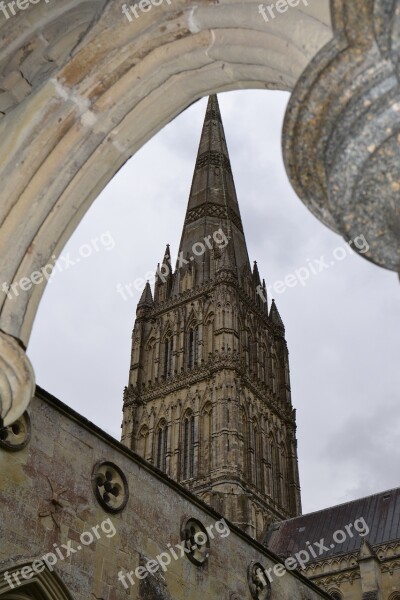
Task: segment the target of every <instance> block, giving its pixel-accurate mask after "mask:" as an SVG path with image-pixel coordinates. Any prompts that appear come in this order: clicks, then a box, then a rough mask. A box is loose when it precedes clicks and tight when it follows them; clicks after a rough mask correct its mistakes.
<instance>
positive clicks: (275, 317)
mask: <svg viewBox="0 0 400 600" xmlns="http://www.w3.org/2000/svg"><path fill="white" fill-rule="evenodd" d="M269 318H270V321H271V323H273V324H274V325H275V327H277V328H278V329H280V330H281V331H282V333H283V334H284V333H285V325H284V324H283V321H282V317H281V315H280V314H279V310H278V308H277V306H276V304H275V300H272V303H271V310H270V313H269Z"/></svg>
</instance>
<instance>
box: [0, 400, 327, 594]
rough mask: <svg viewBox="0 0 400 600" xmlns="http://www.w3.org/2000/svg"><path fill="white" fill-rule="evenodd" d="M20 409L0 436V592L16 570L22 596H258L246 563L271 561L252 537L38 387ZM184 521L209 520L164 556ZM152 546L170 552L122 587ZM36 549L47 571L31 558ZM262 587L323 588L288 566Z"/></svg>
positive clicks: (259, 587) (155, 552)
mask: <svg viewBox="0 0 400 600" xmlns="http://www.w3.org/2000/svg"><path fill="white" fill-rule="evenodd" d="M29 413H30V422H31V427H30V423H29V420H28V419H27V418H26V417H25V418H23V419H21V420H19V421H18V422H17V423H16V424H15V425H13V428H12V429H11V428H9V429H7V430H3V431H2V433H1V436H0V437H1V441H0V444H1V445H0V511H1V513H0V514H1V520H0V536H1V540H2V543H1V546H0V597H3V596H4V598H5V600H6V599H7V600H9V599H11V598H17V597H18V598H20V596H13V594H14V593H15V592H16V591H17V592H18V593H20V592H21V589H18V588H17V583H16V580H15V578H14V577H13V572H14V571H15V569H17V570H18V571H19V574H18V575H17V577H18V580H19V581H20V582H21V583H22V584H23V585H24V586H28V587H25V588H24V590H25V591H28V594H29V597H30V598H31V597H33V598H63V599H68V598H73V599H74V600H91V599H95V598H97V599H99V600H122V599H123V598H124V599H126V598H138V599H141V600H147V599H149V600H150V599H151V600H157V599H164V600H172V599H174V600H178V599H179V598H190V599H191V600H200V599H201V600H204V599H207V600H212V599H214V598H215V600H217V599H218V600H222V599H226V600H235V599H236V600H237V599H239V598H240V599H241V600H246V599H249V600H250V599H251V598H260V599H261V598H267V597H268V587H266V586H265V584H266V583H267V579H266V578H263V577H261V580H259V581H258V583H257V577H255V578H254V582H252V583H250V587H251V589H250V587H249V581H248V579H249V575H248V573H250V580H252V573H253V571H254V570H255V571H256V570H257V567H254V564H253V561H256V562H258V563H260V564H261V565H262V566H263V568H272V567H273V566H274V565H275V564H276V563H278V562H279V560H278V559H277V558H276V557H274V555H273V554H271V553H269V552H268V551H266V550H265V549H264V548H263V546H261V545H260V544H258V543H257V542H256V541H255V540H252V539H251V538H250V537H248V536H247V535H246V534H245V533H243V532H242V531H240V530H239V529H237V528H235V527H233V526H230V533H228V530H227V528H226V527H225V525H224V523H223V522H222V521H221V516H220V515H219V514H218V513H216V512H215V511H213V510H212V509H211V508H209V507H207V505H205V504H204V503H202V502H201V501H200V500H199V499H197V498H196V497H195V496H194V495H192V494H191V493H190V492H188V491H186V490H185V489H184V488H182V487H181V486H179V485H178V484H177V483H175V482H173V481H172V480H170V479H169V478H168V477H167V476H166V475H164V474H163V473H161V472H160V471H158V470H157V469H155V468H153V467H151V466H150V465H149V464H147V463H145V461H143V460H142V459H141V458H140V457H138V456H137V455H135V454H134V453H133V452H132V451H130V450H129V449H128V448H126V447H124V446H123V445H121V444H120V443H119V442H117V441H116V440H114V439H113V438H111V437H110V436H108V435H107V434H106V433H104V432H102V431H101V430H100V429H98V428H97V427H95V426H94V425H92V424H91V423H89V422H88V421H87V420H85V419H84V418H83V417H81V416H80V415H78V414H77V413H74V412H73V411H72V410H71V409H69V408H68V407H66V406H65V405H63V404H62V403H61V402H59V401H58V400H56V399H55V398H53V397H51V396H50V395H48V394H47V393H45V392H43V391H42V390H40V389H38V391H37V393H36V396H35V398H34V399H33V401H32V403H31V405H30V409H29ZM25 414H26V413H25ZM30 428H31V437H30V440H29V436H28V432H29V429H30ZM25 444H26V445H25ZM104 463H105V464H104ZM125 478H126V479H125ZM93 481H94V483H93ZM127 489H129V497H128V495H127V493H126V490H127ZM188 519H194V521H193V522H192V523H191V526H193V527H194V530H196V531H200V530H201V528H202V527H205V528H207V527H208V528H210V526H213V527H214V528H213V529H212V530H209V533H210V531H211V533H210V534H209V540H208V542H207V543H206V544H204V543H199V544H198V545H197V548H196V551H194V552H191V554H190V556H187V555H186V553H185V551H184V550H181V549H179V550H178V549H175V554H176V556H177V557H178V558H177V559H175V558H174V555H173V549H174V548H176V545H178V544H179V545H181V544H182V536H183V537H184V531H185V526H186V523H187V520H188ZM96 527H97V529H96ZM93 528H95V529H94V530H93ZM82 534H83V535H82ZM192 534H193V532H192ZM213 536H214V539H213ZM91 538H92V540H93V541H92V543H91ZM199 540H200V542H204V541H205V538H201V536H200V537H196V541H199ZM168 544H170V546H168ZM190 546H191V547H194V546H192V544H190ZM78 547H80V548H81V549H80V550H78ZM181 548H182V546H181ZM162 552H164V553H166V554H164V559H161V562H162V561H164V562H167V560H168V559H167V558H166V555H167V554H168V553H169V558H170V560H171V562H170V564H169V565H168V566H166V567H165V568H166V571H165V572H163V571H161V568H158V570H157V569H156V565H155V563H149V564H148V570H147V571H146V569H145V568H144V569H142V570H140V569H139V571H138V572H137V573H138V576H139V577H138V576H137V575H136V574H132V578H133V581H134V582H135V583H134V585H131V584H130V582H129V579H126V578H125V586H128V587H127V589H126V587H125V586H124V584H123V583H122V582H121V581H119V580H118V574H119V573H120V572H121V571H122V572H123V573H126V572H131V571H132V570H133V571H135V569H137V568H138V567H139V566H144V565H146V564H147V563H148V560H149V559H155V558H156V557H157V556H160V554H161V553H162ZM49 553H52V555H50V554H49ZM60 553H61V556H63V557H64V558H63V560H62V559H61V558H58V556H60ZM68 553H69V554H70V555H69V556H68V557H66V555H67V554H68ZM182 553H183V554H184V557H183V558H181V557H180V554H182ZM208 553H209V556H208V557H207V554H208ZM44 555H46V561H47V563H48V564H49V565H50V567H51V569H53V573H52V572H51V571H50V570H49V569H48V568H47V567H45V565H44V564H43V563H42V564H41V563H40V562H39V563H33V561H35V560H40V559H41V558H42V557H43V556H44ZM57 555H58V556H57ZM32 563H33V565H32ZM53 563H54V565H53ZM24 566H25V567H26V568H25V570H24V571H23V574H22V575H21V569H22V568H23V567H24ZM249 566H250V571H249ZM30 567H31V568H30ZM149 571H152V572H151V573H150V572H149ZM146 573H147V575H146ZM5 574H7V576H8V578H9V581H11V583H12V584H13V585H14V586H15V588H14V590H13V591H11V588H10V586H9V584H8V583H7V581H6V579H5ZM140 576H142V578H140ZM24 577H27V578H26V579H25V578H24ZM121 578H122V577H121ZM271 585H272V595H271V598H273V599H274V600H275V599H276V600H284V599H285V600H286V599H287V600H289V599H290V600H294V599H295V600H317V599H318V598H328V596H327V595H326V594H325V593H324V592H322V591H319V590H318V588H316V587H315V586H314V585H313V584H312V583H309V582H308V580H307V579H305V578H304V577H302V576H301V575H300V574H297V573H289V572H286V573H285V574H284V575H283V576H280V577H278V576H274V579H273V581H272V584H271ZM10 592H11V594H10Z"/></svg>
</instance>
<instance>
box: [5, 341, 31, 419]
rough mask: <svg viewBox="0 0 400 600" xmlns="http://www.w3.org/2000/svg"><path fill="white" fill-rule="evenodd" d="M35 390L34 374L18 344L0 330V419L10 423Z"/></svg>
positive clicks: (23, 408)
mask: <svg viewBox="0 0 400 600" xmlns="http://www.w3.org/2000/svg"><path fill="white" fill-rule="evenodd" d="M34 391H35V375H34V373H33V369H32V366H31V363H30V361H29V359H28V357H27V355H26V353H25V351H24V350H23V348H21V346H20V344H18V342H17V341H16V340H15V339H13V338H12V337H11V336H9V335H6V334H5V333H3V332H1V331H0V419H2V421H3V425H5V426H8V425H11V423H13V422H14V421H15V420H16V419H18V418H19V417H20V416H21V415H22V414H23V412H24V410H25V409H26V407H27V406H28V404H29V402H30V400H31V398H32V396H33V394H34Z"/></svg>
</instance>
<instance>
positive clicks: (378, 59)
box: [283, 0, 400, 272]
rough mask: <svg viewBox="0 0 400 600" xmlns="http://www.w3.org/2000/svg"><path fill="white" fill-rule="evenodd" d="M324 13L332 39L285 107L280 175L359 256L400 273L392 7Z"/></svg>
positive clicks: (398, 109) (399, 22)
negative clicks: (359, 244)
mask: <svg viewBox="0 0 400 600" xmlns="http://www.w3.org/2000/svg"><path fill="white" fill-rule="evenodd" d="M332 14H333V24H334V33H335V37H334V40H332V41H331V42H329V43H328V44H327V45H326V46H325V47H324V48H323V49H322V50H321V51H320V52H319V53H318V55H317V56H316V57H315V58H314V59H313V61H312V62H311V63H310V65H309V66H308V67H307V68H306V70H305V72H304V73H303V74H302V76H301V77H300V79H299V81H298V83H297V85H296V87H295V90H294V92H293V94H292V97H291V100H290V103H289V106H288V111H287V114H286V121H285V127H284V136H283V146H284V155H285V163H286V167H287V171H288V175H289V178H290V180H291V182H292V184H293V186H294V188H295V190H296V192H297V194H298V195H299V196H300V198H301V199H302V200H303V202H304V203H305V204H306V205H307V207H308V208H309V209H310V210H311V211H312V212H313V213H314V214H315V215H316V216H317V217H318V218H319V219H320V220H321V221H322V222H324V223H325V224H326V225H327V226H329V227H330V228H332V229H333V230H335V231H337V232H338V233H340V234H341V235H342V236H343V237H344V238H345V240H346V241H350V240H354V239H355V238H357V236H361V235H363V236H364V237H365V238H366V239H367V241H368V244H369V250H368V252H366V253H364V254H363V256H365V257H366V258H368V259H369V260H372V261H373V262H375V263H376V264H378V265H381V266H383V267H386V268H388V269H392V270H394V271H397V272H400V166H399V165H400V150H399V141H400V85H399V59H400V55H399V41H398V38H399V29H400V7H399V4H398V2H397V1H395V0H338V1H337V2H332ZM353 248H354V249H355V250H357V248H356V247H355V246H354V245H353Z"/></svg>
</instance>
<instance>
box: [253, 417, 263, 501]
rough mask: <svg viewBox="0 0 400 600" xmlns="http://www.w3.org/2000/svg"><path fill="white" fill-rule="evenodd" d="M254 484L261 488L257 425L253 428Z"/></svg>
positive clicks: (260, 460)
mask: <svg viewBox="0 0 400 600" xmlns="http://www.w3.org/2000/svg"><path fill="white" fill-rule="evenodd" d="M254 483H255V485H256V487H258V488H259V489H261V488H262V485H263V480H262V445H261V432H260V430H259V427H258V424H257V423H256V424H255V426H254Z"/></svg>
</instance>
